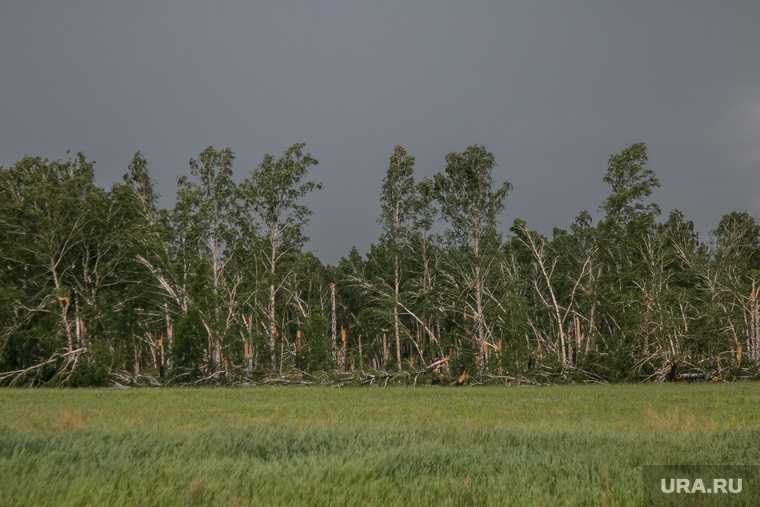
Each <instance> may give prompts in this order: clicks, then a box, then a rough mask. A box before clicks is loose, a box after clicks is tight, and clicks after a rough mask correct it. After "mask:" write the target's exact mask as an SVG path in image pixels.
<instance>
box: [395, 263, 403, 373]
mask: <svg viewBox="0 0 760 507" xmlns="http://www.w3.org/2000/svg"><path fill="white" fill-rule="evenodd" d="M398 262H399V260H398V253H396V254H395V255H394V278H393V332H394V334H395V337H396V365H397V367H398V371H401V370H402V369H403V365H402V364H401V332H400V331H399V317H398V304H399V296H398V294H399V267H398Z"/></svg>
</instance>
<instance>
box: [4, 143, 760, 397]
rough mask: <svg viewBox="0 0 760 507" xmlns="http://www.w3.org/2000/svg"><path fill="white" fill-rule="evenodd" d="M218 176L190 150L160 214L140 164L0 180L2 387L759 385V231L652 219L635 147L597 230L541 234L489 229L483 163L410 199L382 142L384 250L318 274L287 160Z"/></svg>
mask: <svg viewBox="0 0 760 507" xmlns="http://www.w3.org/2000/svg"><path fill="white" fill-rule="evenodd" d="M234 161H235V155H234V153H233V152H232V150H231V149H229V148H224V149H218V148H214V147H208V148H206V149H204V150H203V151H202V152H201V153H200V154H199V155H198V156H197V157H196V158H194V159H192V160H190V163H189V174H188V175H186V176H182V177H181V178H179V181H178V188H177V199H176V202H175V204H174V205H173V206H172V207H171V208H162V207H161V205H160V203H159V200H158V194H157V192H156V188H155V184H154V182H153V179H152V177H151V173H150V170H149V164H148V161H147V160H146V158H145V157H144V156H143V155H142V154H141V153H140V152H136V153H135V154H134V156H133V158H132V160H131V162H130V164H129V166H128V167H127V170H126V174H125V175H124V178H123V181H122V182H120V183H117V184H115V185H113V186H112V187H111V188H110V189H104V188H101V187H99V186H98V185H96V184H95V178H94V164H93V163H92V162H91V161H90V160H89V159H87V157H86V156H85V155H83V154H81V153H80V154H76V155H69V154H67V156H66V157H65V158H63V159H62V160H48V159H45V158H41V157H24V158H22V159H20V160H19V161H17V162H16V163H15V164H13V165H12V166H10V167H7V168H6V167H0V383H11V382H12V380H13V379H14V378H15V377H13V376H12V375H11V376H9V377H4V376H3V375H4V372H13V371H17V370H24V369H26V368H32V369H31V370H29V372H28V373H24V374H23V375H22V376H21V378H20V379H19V382H18V383H19V384H25V385H26V384H35V385H39V384H41V383H45V382H48V381H52V382H53V383H56V382H62V383H65V384H68V385H87V384H89V383H92V384H102V383H111V382H113V381H114V379H121V380H122V381H129V379H128V377H130V376H132V377H133V378H134V379H142V380H145V379H148V380H147V381H149V382H150V381H151V378H152V376H158V377H161V379H162V381H165V382H182V381H186V380H191V379H204V378H205V379H211V380H212V381H219V380H221V379H224V380H226V381H236V380H246V381H247V380H251V379H253V378H254V377H255V376H256V375H259V374H261V373H263V372H264V371H267V374H269V375H278V376H279V375H287V374H288V372H289V370H291V369H292V368H297V369H299V370H306V371H316V370H326V369H333V368H336V367H337V366H345V367H347V368H351V367H353V368H354V369H364V370H369V369H373V370H382V369H400V370H405V371H406V372H407V373H408V374H409V375H412V374H416V373H417V372H420V371H425V370H426V369H427V368H428V367H429V366H430V365H438V367H439V368H440V371H438V372H437V373H436V375H442V376H444V377H446V378H448V379H453V378H454V377H455V376H456V375H458V374H459V373H460V372H461V371H467V372H468V373H469V374H470V375H471V376H473V378H478V379H480V380H488V379H492V378H494V377H493V376H494V375H495V376H496V377H497V378H503V377H508V378H514V379H516V378H523V377H525V378H529V379H537V380H538V381H543V380H542V379H547V378H550V379H563V380H565V381H567V380H588V379H593V380H607V381H628V380H631V381H640V380H651V381H660V380H667V379H669V378H674V377H675V376H677V372H682V371H685V372H687V373H689V372H690V373H691V374H696V375H702V376H708V377H709V376H715V377H718V378H735V377H755V376H758V375H759V374H760V302H759V300H760V225H759V224H758V222H757V220H756V219H755V217H753V216H752V215H751V214H750V213H748V212H742V211H734V212H730V213H727V214H726V215H725V216H723V217H722V218H721V219H720V221H719V223H718V224H717V227H716V228H715V230H714V231H713V233H712V234H711V235H710V236H709V237H707V238H701V237H700V235H699V234H698V233H697V230H698V228H697V226H696V225H695V224H694V223H693V222H692V221H691V220H689V219H688V217H686V216H685V215H684V214H683V213H682V212H681V211H679V210H672V211H671V212H670V213H669V214H668V215H667V217H661V216H660V207H659V205H658V204H657V203H655V202H654V201H653V195H654V191H655V190H656V189H657V188H658V187H659V185H660V183H659V180H658V179H657V176H656V175H655V173H654V170H653V169H652V168H651V167H650V165H649V155H648V151H647V147H646V145H645V144H643V143H637V144H633V145H630V146H628V147H626V148H625V149H623V150H622V151H620V152H619V153H617V154H613V155H612V156H610V158H609V160H608V164H607V167H606V171H605V172H604V174H603V175H602V178H603V181H604V182H605V183H607V184H608V185H609V193H608V195H607V196H605V197H604V198H603V199H602V202H601V205H600V206H599V210H600V212H601V214H600V216H599V217H598V219H597V220H595V219H594V218H593V217H592V216H591V214H590V213H588V212H587V211H581V212H580V213H579V214H578V215H577V217H576V218H575V220H574V221H573V222H572V223H571V224H570V226H569V227H567V228H554V229H553V230H551V231H537V230H533V229H531V228H530V226H529V224H528V222H527V221H525V220H522V219H519V218H518V219H514V221H513V224H512V226H511V228H509V229H508V230H505V228H503V227H502V226H501V225H500V221H501V219H502V218H503V216H502V215H503V211H504V204H505V200H506V197H507V195H508V193H509V191H510V189H511V186H510V184H509V183H508V182H501V183H499V182H498V181H497V179H500V178H497V173H496V171H495V169H496V167H497V165H496V160H495V159H494V156H493V154H492V153H490V152H488V151H487V150H486V148H485V147H483V146H480V145H473V146H469V147H467V148H466V149H465V150H464V151H462V152H452V153H449V154H448V155H447V156H446V160H445V166H444V167H443V169H442V171H441V172H440V173H439V174H436V175H435V176H433V177H432V178H430V179H422V180H419V181H417V180H415V175H414V164H415V159H414V157H413V156H412V155H411V154H410V153H409V152H407V150H406V149H405V148H403V147H402V146H396V147H395V148H394V150H393V152H392V154H391V156H390V157H389V160H388V168H387V172H386V174H385V177H384V179H383V183H382V190H381V193H380V196H379V207H380V215H379V222H380V224H381V225H382V227H383V232H382V235H381V236H380V237H379V238H378V240H377V241H376V242H374V243H373V244H371V245H370V246H369V248H368V250H367V252H366V254H364V255H362V254H361V253H360V252H359V251H358V250H357V249H356V248H353V249H352V250H351V251H350V252H348V253H347V255H346V256H345V257H344V258H342V259H341V260H340V261H339V262H338V263H337V264H336V265H335V266H328V265H325V264H323V263H322V262H321V261H320V260H319V259H318V258H317V257H316V256H315V255H314V254H312V253H309V252H307V251H305V248H304V246H305V244H306V241H307V238H306V235H305V231H306V226H307V225H308V222H309V219H310V217H311V210H310V209H309V208H308V207H307V206H306V204H305V202H304V201H305V199H306V198H307V196H308V195H309V194H310V193H311V192H313V191H315V190H317V189H319V188H321V185H320V184H319V183H318V182H315V181H312V180H311V179H310V174H309V172H310V170H311V169H312V168H313V167H314V166H315V165H316V164H317V160H316V159H315V158H314V157H313V156H312V155H311V154H310V153H308V151H307V150H306V147H305V145H304V144H303V143H298V144H294V145H292V146H290V147H289V148H287V149H286V150H285V151H284V152H283V153H281V154H280V155H271V154H267V155H265V156H264V157H263V159H262V161H261V163H260V164H259V165H258V166H257V167H256V168H254V169H253V170H252V171H251V172H250V174H249V175H248V176H247V177H246V178H245V179H244V180H243V181H242V182H240V183H238V182H237V181H236V179H235V168H234ZM438 233H442V234H440V235H439V234H438ZM333 283H334V284H335V287H336V298H335V306H334V308H333V302H332V291H331V286H332V284H333ZM333 312H334V313H333ZM333 321H334V322H335V328H334V329H335V330H334V331H333ZM333 333H335V335H336V336H335V337H333ZM341 335H343V336H345V337H346V344H345V351H344V350H343V343H342V337H341ZM344 352H345V356H344V357H345V359H346V361H345V363H346V364H345V365H343V364H342V361H341V358H342V357H343V356H342V354H344ZM62 354H69V355H65V356H64V355H62ZM80 354H81V356H80ZM65 357H68V358H71V361H70V362H68V363H67V362H66V360H64V359H62V358H65ZM73 358H77V359H76V361H74V359H73ZM61 367H64V369H65V370H66V371H63V372H60V371H58V369H59V368H61ZM69 369H71V371H69ZM428 373H429V372H426V373H425V375H427V374H428ZM2 379H5V380H2ZM124 379H127V380H124ZM156 382H157V381H156Z"/></svg>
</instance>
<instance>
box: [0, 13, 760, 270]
mask: <svg viewBox="0 0 760 507" xmlns="http://www.w3.org/2000/svg"><path fill="white" fill-rule="evenodd" d="M210 4H212V2H188V1H184V0H182V1H180V0H177V1H171V2H161V1H146V2H137V1H133V2H116V1H112V2H95V1H92V2H52V1H50V2H35V1H31V0H30V1H27V2H21V1H19V2H4V3H3V5H2V6H0V64H1V67H0V163H2V164H9V163H12V162H13V161H14V160H16V159H17V158H19V157H20V156H22V155H24V154H27V153H34V154H43V155H47V156H50V157H59V156H61V155H62V154H63V153H64V151H65V150H66V149H71V150H84V151H85V152H86V153H87V154H89V155H90V156H91V157H92V158H94V159H95V160H96V161H97V163H98V166H97V169H98V178H99V181H100V182H101V183H102V184H104V185H106V184H110V183H111V182H113V181H115V180H117V179H119V178H120V176H121V174H122V173H123V172H124V170H125V167H126V165H127V162H128V160H129V158H130V156H131V153H132V152H133V151H134V150H136V149H140V150H142V151H143V152H144V153H145V154H146V155H147V157H148V159H149V161H150V163H151V166H152V169H153V171H154V173H155V175H156V178H157V179H158V181H159V188H160V190H161V191H162V193H163V194H164V195H165V200H166V203H171V201H172V199H173V192H174V183H175V181H176V178H177V176H178V175H180V174H182V173H183V172H185V171H186V168H187V160H188V159H189V158H190V157H191V156H193V155H194V154H195V153H198V152H199V151H200V150H201V149H202V148H203V147H205V146H206V145H208V144H214V145H220V146H230V147H232V148H233V149H234V150H235V151H236V153H237V154H238V165H237V168H238V172H239V174H240V175H242V174H243V173H244V172H246V171H247V170H248V169H249V168H250V167H251V166H253V165H255V164H256V162H257V161H258V160H259V159H260V158H261V156H262V155H263V154H264V153H265V152H267V151H280V150H282V149H283V148H284V147H285V146H286V145H288V144H290V143H292V142H295V141H299V140H303V141H305V142H307V143H308V145H309V147H310V149H311V151H312V152H313V153H314V154H315V155H316V156H317V157H318V158H319V160H320V161H321V165H320V166H319V167H318V168H317V170H316V171H315V176H316V177H318V178H319V179H321V180H322V181H323V182H324V183H325V189H324V190H323V191H322V192H321V193H320V195H318V196H315V197H313V198H312V199H311V205H312V207H313V209H314V211H315V215H314V220H313V225H312V226H311V228H310V235H311V238H312V241H311V244H310V247H311V248H312V249H314V250H315V251H317V252H318V253H319V255H320V256H321V257H322V258H324V259H325V260H328V261H333V260H335V259H336V258H337V257H339V256H340V255H342V254H344V253H346V252H347V251H348V249H349V248H350V247H351V245H353V244H357V245H358V246H359V247H360V248H363V247H365V246H366V245H367V244H368V243H369V242H370V241H372V240H373V239H374V238H375V237H376V236H377V234H378V228H377V226H376V224H375V221H376V216H377V213H378V206H377V195H378V190H379V186H380V180H381V179H382V176H383V172H384V170H385V166H386V159H387V156H388V154H389V153H390V151H391V149H392V148H393V146H394V145H395V144H397V143H403V144H405V145H407V146H408V147H409V149H410V150H411V151H412V152H413V153H414V154H415V155H416V156H417V160H418V167H419V171H420V173H421V174H423V175H428V174H431V173H432V172H433V171H435V170H437V169H439V168H440V167H441V165H442V162H443V157H444V155H445V153H446V152H448V151H451V150H458V149H462V148H464V147H465V146H466V145H467V144H471V143H482V144H485V145H486V146H488V147H489V148H490V149H491V150H492V151H493V152H494V153H495V154H496V157H497V161H498V162H499V169H498V175H499V176H500V177H505V178H508V179H510V180H511V181H512V182H513V183H514V186H515V190H514V193H513V195H512V197H511V198H510V200H509V203H508V210H507V213H506V215H505V222H506V223H507V224H508V223H509V222H511V220H512V219H513V218H515V217H516V216H521V217H524V218H526V219H527V220H528V221H529V223H531V224H532V225H534V226H536V227H538V228H540V229H542V230H549V229H550V227H551V226H553V225H555V224H557V225H567V224H568V223H569V222H570V221H571V220H572V217H573V216H575V214H576V213H577V211H578V210H580V209H583V208H586V209H590V210H592V211H593V210H595V209H596V208H597V206H598V204H599V202H600V201H601V199H602V198H603V197H604V191H605V189H604V187H603V185H602V183H601V175H602V172H603V170H604V167H605V163H606V159H607V156H608V155H609V154H610V153H611V152H613V151H615V150H618V149H620V148H622V147H623V146H624V145H626V144H628V143H631V142H636V141H640V140H643V141H646V142H648V143H649V145H650V147H651V159H652V160H651V161H652V165H653V167H654V168H655V169H656V170H657V172H658V174H659V176H660V178H661V180H662V183H663V189H662V191H661V192H659V194H658V200H659V201H660V202H661V203H663V204H664V205H665V206H664V207H665V208H669V207H679V208H682V209H683V210H684V211H685V212H686V213H687V214H688V215H689V216H691V217H693V218H694V219H696V220H697V221H698V222H699V224H700V226H701V228H702V229H703V230H705V229H709V228H711V227H712V226H713V225H714V224H715V223H716V221H717V219H718V217H719V215H720V214H721V213H723V212H725V211H727V210H730V209H748V210H750V211H752V212H757V211H758V210H760V199H759V198H758V197H757V195H759V194H758V191H760V174H758V171H759V170H760V151H758V148H757V147H758V141H760V65H758V57H757V55H758V54H760V30H758V29H757V26H758V25H759V24H760V3H758V2H756V1H744V2H742V1H728V2H714V1H697V0H693V1H686V0H684V1H676V2H662V1H659V0H650V1H638V2H622V1H621V2H617V1H609V0H598V1H567V0H562V1H560V0H557V1H554V2H549V1H546V2H530V1H524V2H486V1H482V2H454V1H451V2H443V1H432V0H431V1H425V2H403V1H386V2H358V1H355V0H346V1H342V2H310V1H304V2H288V1H277V2H275V1H272V2H246V1H239V2H232V1H229V2H213V6H210ZM505 225H506V224H505Z"/></svg>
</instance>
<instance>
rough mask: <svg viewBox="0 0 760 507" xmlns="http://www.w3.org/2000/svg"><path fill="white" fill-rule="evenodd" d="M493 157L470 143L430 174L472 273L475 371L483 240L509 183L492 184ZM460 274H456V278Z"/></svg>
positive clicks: (481, 337)
mask: <svg viewBox="0 0 760 507" xmlns="http://www.w3.org/2000/svg"><path fill="white" fill-rule="evenodd" d="M495 167H496V161H495V159H494V156H493V154H492V153H490V152H489V151H487V150H486V148H485V147H484V146H479V145H473V146H469V147H468V148H467V149H465V151H463V152H460V153H457V152H453V153H449V154H448V155H447V156H446V167H445V168H444V171H443V172H442V173H439V174H437V175H436V176H435V180H434V181H435V191H436V197H437V201H438V204H439V206H440V210H441V213H442V215H443V217H444V219H445V220H446V221H447V222H448V224H449V231H448V232H449V236H450V238H451V239H452V240H453V241H454V243H455V244H457V245H459V246H460V247H461V248H463V249H464V250H465V251H466V252H467V257H468V259H469V261H470V267H471V273H470V280H469V283H468V284H467V285H469V286H470V288H471V291H472V297H473V299H474V305H473V306H474V308H473V314H474V315H473V317H474V327H475V333H474V337H475V340H476V345H477V349H478V358H479V361H478V369H479V371H480V373H481V374H484V373H485V372H486V368H487V364H486V354H487V350H486V349H487V347H489V346H492V344H491V343H490V342H489V331H488V325H487V322H486V321H485V308H484V306H485V304H486V303H485V301H484V292H485V291H484V282H485V278H486V276H487V271H488V267H489V262H488V258H487V257H488V256H487V254H486V252H485V250H484V247H485V246H486V245H485V242H486V239H487V238H488V237H489V235H490V236H493V235H495V234H496V228H497V224H498V216H499V213H500V212H501V211H502V210H503V209H504V200H505V199H506V196H507V193H508V192H509V190H510V188H511V185H510V184H509V182H506V181H505V182H503V183H501V184H496V183H495V182H494V180H493V174H492V173H493V169H494V168H495ZM460 278H461V276H460Z"/></svg>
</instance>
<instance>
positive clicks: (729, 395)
mask: <svg viewBox="0 0 760 507" xmlns="http://www.w3.org/2000/svg"><path fill="white" fill-rule="evenodd" d="M681 463H694V464H739V465H741V464H758V463H760V386H758V385H754V384H735V385H680V386H673V385H665V386H654V385H649V386H562V387H546V388H491V387H489V388H475V387H472V388H462V389H450V388H432V387H431V388H422V387H419V388H416V389H413V388H393V389H379V388H378V389H374V388H366V389H362V388H344V389H335V388H295V387H294V388H290V387H287V388H285V387H283V388H237V389H160V390H127V391H119V390H0V505H13V506H16V505H35V506H37V505H51V506H52V505H56V506H59V505H109V506H116V505H140V506H143V505H284V504H293V505H577V504H584V505H637V504H639V503H640V502H641V499H642V494H643V490H642V487H641V470H640V467H641V466H642V465H645V464H681Z"/></svg>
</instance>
